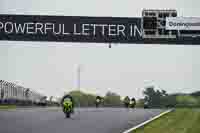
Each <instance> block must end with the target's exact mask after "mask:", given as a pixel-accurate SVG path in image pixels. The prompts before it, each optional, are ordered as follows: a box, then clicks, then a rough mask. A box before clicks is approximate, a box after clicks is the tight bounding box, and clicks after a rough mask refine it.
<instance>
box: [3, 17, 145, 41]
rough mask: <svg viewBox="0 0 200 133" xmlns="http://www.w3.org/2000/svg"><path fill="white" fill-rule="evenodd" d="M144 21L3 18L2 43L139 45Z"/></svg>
mask: <svg viewBox="0 0 200 133" xmlns="http://www.w3.org/2000/svg"><path fill="white" fill-rule="evenodd" d="M140 27H141V19H140V18H110V17H78V16H29V15H0V40H19V41H20V40H21V41H23V40H24V41H58V42H135V41H137V40H140V39H141V36H142V33H141V28H140Z"/></svg>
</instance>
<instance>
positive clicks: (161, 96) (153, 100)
mask: <svg viewBox="0 0 200 133" xmlns="http://www.w3.org/2000/svg"><path fill="white" fill-rule="evenodd" d="M143 94H144V96H145V97H144V99H140V100H138V105H139V106H143V105H144V103H145V102H146V103H148V106H149V107H151V108H162V107H200V91H197V92H193V93H189V94H186V93H174V94H168V93H167V92H166V91H165V90H156V89H155V88H154V87H153V86H150V87H147V88H146V89H145V90H144V91H143Z"/></svg>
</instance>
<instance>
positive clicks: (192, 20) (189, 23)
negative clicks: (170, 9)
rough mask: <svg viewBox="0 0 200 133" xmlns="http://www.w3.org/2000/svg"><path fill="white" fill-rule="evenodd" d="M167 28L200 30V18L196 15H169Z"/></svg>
mask: <svg viewBox="0 0 200 133" xmlns="http://www.w3.org/2000/svg"><path fill="white" fill-rule="evenodd" d="M166 29H167V30H200V18H196V17H168V18H166Z"/></svg>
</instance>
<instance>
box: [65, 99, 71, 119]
mask: <svg viewBox="0 0 200 133" xmlns="http://www.w3.org/2000/svg"><path fill="white" fill-rule="evenodd" d="M62 104H63V106H62V107H63V112H64V113H65V117H66V118H70V117H71V114H72V113H73V105H72V104H73V103H72V101H71V99H70V98H65V99H64V100H63V103H62Z"/></svg>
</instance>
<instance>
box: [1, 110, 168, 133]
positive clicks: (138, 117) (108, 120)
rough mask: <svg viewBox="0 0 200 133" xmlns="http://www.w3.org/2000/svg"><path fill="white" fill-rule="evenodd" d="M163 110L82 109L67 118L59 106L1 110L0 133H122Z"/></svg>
mask: <svg viewBox="0 0 200 133" xmlns="http://www.w3.org/2000/svg"><path fill="white" fill-rule="evenodd" d="M163 111H165V110H160V109H124V108H99V109H96V108H81V109H75V113H74V115H72V117H71V118H70V119H67V118H65V116H64V114H63V112H62V110H61V109H60V108H44V109H42V108H35V109H16V110H7V111H6V110H0V133H122V132H123V131H125V130H127V129H129V128H131V127H133V126H136V125H138V124H140V123H142V122H144V121H146V120H148V119H150V118H152V117H154V116H156V115H158V114H160V113H161V112H163Z"/></svg>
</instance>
